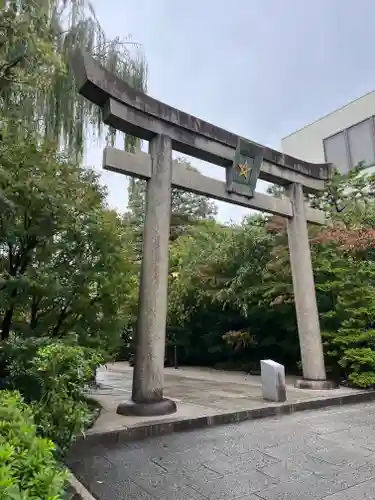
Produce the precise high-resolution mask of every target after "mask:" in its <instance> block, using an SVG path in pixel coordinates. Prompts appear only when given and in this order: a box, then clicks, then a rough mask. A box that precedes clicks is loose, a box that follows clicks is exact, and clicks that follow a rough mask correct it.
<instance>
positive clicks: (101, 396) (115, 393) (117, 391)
mask: <svg viewBox="0 0 375 500" xmlns="http://www.w3.org/2000/svg"><path fill="white" fill-rule="evenodd" d="M132 375H133V369H132V368H131V367H130V366H129V364H128V363H123V362H119V363H110V364H108V365H107V367H106V368H102V369H100V370H99V372H98V375H97V381H98V382H99V384H100V388H99V389H98V390H95V391H94V392H93V393H92V396H93V397H94V398H95V399H97V400H98V401H99V402H100V404H101V405H102V406H103V411H102V413H101V416H100V417H99V419H98V420H97V422H96V424H95V426H94V427H93V429H91V430H90V431H89V432H88V434H100V433H103V432H108V431H116V430H121V429H124V428H132V427H139V426H141V425H146V424H155V423H165V422H176V421H181V420H191V419H199V418H200V417H210V416H215V415H222V414H227V413H231V412H233V413H234V412H239V411H242V410H253V409H262V408H265V407H270V406H280V404H279V403H270V402H266V401H264V400H263V398H262V388H261V380H260V377H257V376H251V375H246V374H245V373H244V372H228V371H220V370H213V369H210V368H180V369H178V370H175V369H174V368H165V391H164V393H165V396H166V397H169V398H171V399H174V400H175V401H176V402H177V408H178V411H177V413H175V414H174V415H170V416H167V417H166V416H164V417H124V416H120V415H117V414H116V408H117V405H118V404H119V403H120V402H121V401H124V400H127V399H130V397H131V387H132ZM294 382H295V378H293V377H287V399H288V403H297V402H299V401H307V400H311V399H314V400H316V399H324V398H331V397H334V396H345V395H347V394H356V393H359V392H361V391H355V390H353V389H347V388H339V389H335V390H331V391H310V390H306V389H295V388H294Z"/></svg>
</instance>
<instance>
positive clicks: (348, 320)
mask: <svg viewBox="0 0 375 500" xmlns="http://www.w3.org/2000/svg"><path fill="white" fill-rule="evenodd" d="M374 188H375V177H374V176H367V177H365V176H364V175H363V172H362V171H361V167H360V166H359V167H358V169H356V170H355V171H353V172H351V173H349V174H348V175H347V176H344V175H340V174H338V173H337V172H336V173H335V175H334V177H333V179H332V181H331V183H329V184H328V186H327V190H326V192H324V193H323V194H322V195H321V196H319V197H315V198H311V197H310V202H311V204H313V205H314V206H319V208H321V209H323V210H325V211H326V212H327V214H328V215H329V216H330V218H331V219H332V220H333V225H332V226H330V227H323V228H316V227H315V228H314V227H309V234H310V239H311V248H312V259H313V267H314V275H315V283H316V290H317V300H318V307H319V311H320V317H321V327H322V331H323V339H324V347H325V353H326V366H327V369H328V373H329V376H330V377H333V378H337V379H338V380H341V381H346V383H349V384H351V385H354V386H357V387H372V386H373V385H374V372H375V357H374V354H373V353H374V352H375V350H374V347H375V346H374V340H373V339H374V338H375V337H374V330H375V326H374V318H375V231H374V227H375V226H374V221H375V217H374V215H375V213H374V209H375V203H374V194H375V189H374ZM274 191H275V192H276V193H277V194H278V195H280V194H281V192H280V191H279V190H277V189H276V190H274ZM170 268H171V271H172V273H171V274H172V275H173V276H176V277H171V280H170V292H169V316H168V337H169V339H172V341H173V342H176V344H177V346H178V349H179V357H180V361H183V362H187V363H192V364H195V363H200V364H211V365H214V364H219V365H220V366H231V367H234V366H237V368H239V367H242V368H244V367H246V368H247V369H250V370H256V369H257V368H258V367H259V360H260V359H262V358H263V357H270V358H273V359H276V360H277V361H279V362H281V363H283V364H285V365H286V367H287V370H288V371H289V373H293V372H299V370H300V352H299V342H298V334H297V324H296V316H295V307H294V297H293V286H292V280H291V272H290V265H289V255H288V247H287V237H286V231H285V224H284V223H281V222H280V220H279V218H277V217H274V218H271V219H265V218H258V217H251V218H249V219H248V220H246V221H244V223H243V224H242V225H240V226H231V227H224V226H220V225H218V224H217V223H211V224H200V225H199V226H197V227H196V231H193V232H191V233H190V234H188V235H186V236H183V237H182V238H179V239H178V240H177V241H176V242H173V243H172V244H171V257H170ZM170 341H171V340H170Z"/></svg>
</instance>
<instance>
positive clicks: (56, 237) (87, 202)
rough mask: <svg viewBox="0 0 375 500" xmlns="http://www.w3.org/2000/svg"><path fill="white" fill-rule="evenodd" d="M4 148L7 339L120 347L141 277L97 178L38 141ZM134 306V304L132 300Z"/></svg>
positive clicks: (2, 278) (1, 318)
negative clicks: (13, 335) (19, 336)
mask: <svg viewBox="0 0 375 500" xmlns="http://www.w3.org/2000/svg"><path fill="white" fill-rule="evenodd" d="M17 138H18V140H17V142H16V138H15V136H13V135H12V134H11V133H9V134H6V135H5V137H4V138H3V141H1V142H0V192H1V193H2V194H3V196H4V197H6V199H7V200H8V205H9V203H10V205H9V207H8V209H6V210H3V211H2V212H1V213H0V330H1V335H2V338H3V339H6V338H8V336H9V333H10V331H11V329H13V330H15V331H16V332H19V333H20V332H22V333H23V334H24V335H28V336H39V335H41V336H44V335H45V336H50V337H55V338H56V337H58V338H60V337H63V336H65V335H67V334H70V333H75V334H77V336H78V341H79V343H81V344H86V345H91V346H95V345H100V346H102V347H103V348H105V349H107V350H114V349H116V348H117V346H118V343H119V341H120V335H121V331H122V329H123V328H124V326H125V325H126V324H127V321H128V308H129V307H130V308H131V307H133V306H132V304H131V303H130V301H129V300H128V301H127V300H126V299H127V298H128V299H129V298H130V297H134V286H135V283H136V282H137V276H136V274H135V271H134V269H135V268H134V264H133V259H132V255H133V247H132V245H131V237H130V235H129V229H128V227H127V226H126V225H125V224H124V223H123V222H122V221H121V220H120V218H119V217H118V216H117V215H116V214H115V213H114V212H111V211H109V210H107V209H106V208H105V205H104V196H105V191H104V190H103V188H101V187H100V186H99V182H98V178H97V176H96V175H95V174H94V173H93V172H92V171H91V170H88V169H85V168H82V167H80V166H79V165H78V164H76V163H74V162H72V161H68V160H67V159H66V158H65V156H64V155H63V154H61V153H57V152H56V148H55V145H54V144H51V143H47V142H43V143H41V144H39V145H38V144H37V143H36V141H35V140H34V136H33V135H32V134H31V135H29V134H27V133H25V136H24V138H23V139H22V140H20V138H19V136H17ZM133 300H135V297H134V299H133Z"/></svg>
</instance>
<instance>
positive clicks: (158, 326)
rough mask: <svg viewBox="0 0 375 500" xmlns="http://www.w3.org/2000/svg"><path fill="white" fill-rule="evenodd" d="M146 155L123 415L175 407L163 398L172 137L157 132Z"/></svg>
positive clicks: (169, 410) (158, 412)
mask: <svg viewBox="0 0 375 500" xmlns="http://www.w3.org/2000/svg"><path fill="white" fill-rule="evenodd" d="M150 155H151V161H152V174H151V179H150V180H149V181H148V183H147V194H146V215H145V223H144V230H143V254H142V266H141V280H140V290H139V311H138V320H137V333H136V354H135V365H134V372H133V391H132V401H131V402H125V403H121V404H120V405H119V406H118V408H117V413H119V414H121V415H166V414H169V413H174V412H175V411H176V404H175V402H174V401H171V400H169V399H165V398H163V387H164V351H165V329H166V316H167V289H168V244H169V228H170V214H171V180H172V141H171V139H170V138H169V137H167V136H165V135H157V136H156V137H155V138H154V139H152V140H151V141H150Z"/></svg>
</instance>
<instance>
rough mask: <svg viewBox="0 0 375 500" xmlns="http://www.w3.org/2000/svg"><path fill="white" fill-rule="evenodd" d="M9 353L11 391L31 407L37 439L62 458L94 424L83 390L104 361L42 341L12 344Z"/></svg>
mask: <svg viewBox="0 0 375 500" xmlns="http://www.w3.org/2000/svg"><path fill="white" fill-rule="evenodd" d="M8 344H10V343H8ZM5 352H7V353H8V354H9V358H8V387H9V388H12V389H16V390H19V391H20V392H21V394H22V396H23V397H24V399H25V401H26V402H28V403H30V404H31V405H32V408H33V412H34V418H35V423H36V425H37V428H38V433H39V434H40V435H41V436H43V437H47V438H50V439H52V441H54V443H55V444H56V445H57V450H58V452H59V453H60V454H62V453H64V452H65V451H66V450H67V449H68V448H69V446H70V445H71V443H72V442H73V440H74V438H75V436H76V435H78V434H80V433H82V432H83V431H84V430H85V429H86V428H87V427H88V426H89V424H90V423H91V422H92V420H93V418H94V412H93V408H92V405H90V404H89V403H88V402H87V401H86V399H85V397H84V390H85V386H86V385H87V384H89V383H90V382H91V381H93V380H94V379H95V372H96V369H97V367H98V366H100V365H101V364H102V363H103V361H104V358H103V356H102V355H101V354H100V353H98V352H97V351H95V350H93V349H90V348H86V347H82V346H78V345H70V344H68V343H66V342H62V341H60V342H56V341H54V342H52V343H49V344H48V343H46V342H45V341H40V340H38V339H25V340H20V339H13V341H12V344H11V345H8V347H6V348H5ZM27 355H29V357H27Z"/></svg>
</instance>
